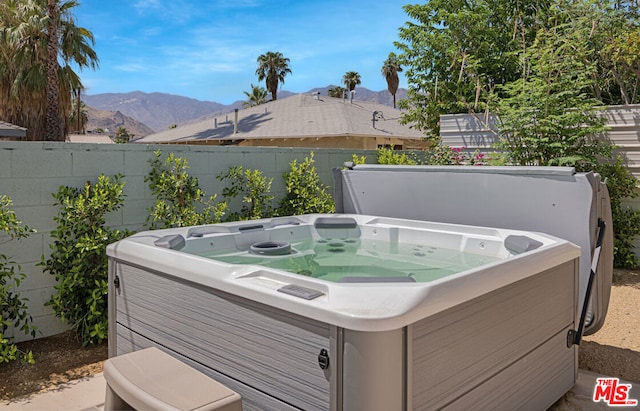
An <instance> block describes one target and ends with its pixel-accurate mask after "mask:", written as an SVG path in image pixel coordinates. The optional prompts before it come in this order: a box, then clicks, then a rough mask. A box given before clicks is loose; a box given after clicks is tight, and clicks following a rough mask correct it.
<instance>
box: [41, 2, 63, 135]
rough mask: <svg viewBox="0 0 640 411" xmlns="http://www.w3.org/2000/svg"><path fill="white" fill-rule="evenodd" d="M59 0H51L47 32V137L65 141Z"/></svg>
mask: <svg viewBox="0 0 640 411" xmlns="http://www.w3.org/2000/svg"><path fill="white" fill-rule="evenodd" d="M56 2H57V0H49V27H48V33H47V109H46V113H45V121H46V123H45V134H46V135H45V139H46V140H49V141H63V140H64V136H63V135H62V130H61V127H60V121H59V115H58V104H59V101H58V10H57V3H56Z"/></svg>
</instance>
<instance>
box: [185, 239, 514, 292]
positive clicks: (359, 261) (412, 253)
mask: <svg viewBox="0 0 640 411" xmlns="http://www.w3.org/2000/svg"><path fill="white" fill-rule="evenodd" d="M184 251H187V250H184ZM187 252H188V251H187ZM196 254H197V255H200V256H203V257H207V258H211V259H213V260H217V261H222V262H226V263H231V264H252V265H260V266H263V267H269V268H275V269H278V270H284V271H287V272H291V273H295V274H301V275H305V276H309V277H313V278H318V279H322V280H326V281H332V282H348V281H352V280H353V278H354V277H357V278H371V279H373V278H376V277H377V278H380V277H384V278H390V277H408V278H411V279H412V280H413V281H415V282H429V281H434V280H437V279H439V278H443V277H446V276H449V275H452V274H456V273H459V272H462V271H466V270H469V269H472V268H476V267H479V266H482V265H485V264H489V263H492V262H495V261H499V260H501V259H502V258H500V257H497V256H489V255H480V254H474V253H470V252H462V251H459V250H453V249H447V248H442V247H432V246H425V245H421V244H410V243H398V242H397V241H385V240H371V239H361V238H320V239H304V240H301V241H297V242H295V243H292V244H291V248H290V251H289V253H287V254H276V255H264V254H256V253H254V252H252V251H251V250H243V251H239V250H228V249H227V250H217V251H215V252H213V251H207V252H203V253H196Z"/></svg>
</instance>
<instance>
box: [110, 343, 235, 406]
mask: <svg viewBox="0 0 640 411" xmlns="http://www.w3.org/2000/svg"><path fill="white" fill-rule="evenodd" d="M104 378H105V380H106V382H107V392H106V397H105V407H104V408H105V410H109V411H110V410H131V409H136V410H197V411H207V410H217V411H242V399H241V398H240V395H239V394H237V393H236V392H234V391H232V390H230V389H229V388H227V387H225V386H224V385H222V384H220V383H219V382H217V381H215V380H213V379H211V378H209V377H207V376H206V375H204V374H203V373H201V372H199V371H197V370H195V369H193V368H191V367H189V366H188V365H186V364H184V363H182V362H180V361H179V360H177V359H175V358H173V357H171V356H170V355H168V354H165V353H164V352H162V351H160V350H159V349H157V348H155V347H152V348H146V349H144V350H140V351H134V352H131V353H128V354H125V355H120V356H117V357H113V358H110V359H108V360H107V361H106V362H105V364H104Z"/></svg>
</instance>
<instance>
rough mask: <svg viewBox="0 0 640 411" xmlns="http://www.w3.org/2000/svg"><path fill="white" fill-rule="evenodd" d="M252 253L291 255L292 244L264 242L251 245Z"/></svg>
mask: <svg viewBox="0 0 640 411" xmlns="http://www.w3.org/2000/svg"><path fill="white" fill-rule="evenodd" d="M250 251H251V252H252V253H253V254H260V255H286V254H291V243H287V242H285V241H262V242H259V243H255V244H252V245H251V248H250Z"/></svg>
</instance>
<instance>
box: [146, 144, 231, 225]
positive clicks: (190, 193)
mask: <svg viewBox="0 0 640 411" xmlns="http://www.w3.org/2000/svg"><path fill="white" fill-rule="evenodd" d="M153 154H154V158H153V159H151V160H150V161H149V163H150V164H151V172H150V173H149V175H148V176H147V177H145V179H144V181H145V182H148V183H149V188H150V189H151V192H152V193H153V195H154V196H155V197H156V204H155V206H154V207H152V208H150V209H149V211H150V214H149V216H148V217H147V224H148V225H149V226H150V227H151V228H153V229H156V228H169V227H186V226H192V225H199V224H210V223H217V222H220V219H221V218H222V216H223V215H224V214H225V212H226V209H227V204H226V203H224V202H222V203H216V202H215V199H216V195H213V196H210V197H209V198H208V199H207V198H205V194H204V192H203V191H202V189H200V183H199V181H198V179H197V178H196V177H192V176H190V175H189V173H187V169H188V168H189V163H188V162H187V160H186V159H184V158H181V157H176V156H175V155H174V154H173V153H169V155H168V156H167V158H166V159H165V160H164V161H162V160H161V157H162V152H161V151H154V153H153Z"/></svg>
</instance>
